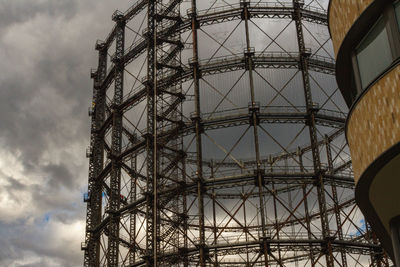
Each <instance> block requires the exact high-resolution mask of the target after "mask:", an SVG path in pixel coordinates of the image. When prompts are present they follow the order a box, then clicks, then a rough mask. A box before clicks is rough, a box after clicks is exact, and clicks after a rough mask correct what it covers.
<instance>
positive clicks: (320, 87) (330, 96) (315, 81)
mask: <svg viewBox="0 0 400 267" xmlns="http://www.w3.org/2000/svg"><path fill="white" fill-rule="evenodd" d="M309 75H310V77H311V79H312V80H313V81H314V83H315V84H316V85H317V86H318V88H319V89H320V90H321V91H322V92H323V93H324V94H325V96H327V97H328V99H327V101H326V102H325V104H326V103H327V102H328V101H329V100H330V101H331V103H332V104H333V105H334V106H335V107H336V108H337V109H338V110H341V109H340V108H339V107H338V105H337V104H336V103H335V101H333V100H332V96H333V94H332V95H329V94H328V93H327V92H326V91H325V90H324V88H323V87H322V86H321V84H320V83H319V82H318V81H317V80H316V79H315V78H314V77H313V75H311V73H310V74H309ZM335 92H336V91H335ZM325 104H324V105H325ZM319 108H320V109H323V108H324V106H320V107H319Z"/></svg>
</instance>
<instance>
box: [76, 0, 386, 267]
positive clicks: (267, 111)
mask: <svg viewBox="0 0 400 267" xmlns="http://www.w3.org/2000/svg"><path fill="white" fill-rule="evenodd" d="M208 2H210V3H208ZM208 2H207V1H202V0H201V1H200V0H190V1H185V2H184V1H182V0H137V1H136V2H135V4H134V5H132V6H131V7H130V8H129V9H128V10H127V11H126V12H124V13H123V12H119V11H116V12H115V13H114V14H113V16H112V19H113V21H114V22H115V26H114V28H113V29H112V31H111V33H110V34H109V36H108V37H107V38H106V40H105V41H98V42H97V43H96V50H98V52H99V62H98V68H97V69H96V70H92V72H91V76H92V78H93V79H94V89H93V103H92V107H91V108H90V109H89V115H90V116H91V143H90V147H89V148H88V150H87V156H88V157H89V159H90V164H89V183H88V194H87V195H85V198H84V200H85V202H87V217H86V238H85V242H83V243H82V250H84V266H113V267H114V266H115V267H116V266H224V265H231V266H388V264H389V262H388V259H387V257H386V254H385V253H384V252H383V251H382V250H381V247H380V245H379V242H378V241H377V240H376V238H375V236H374V235H373V233H372V232H371V231H370V229H369V226H368V224H366V225H362V224H360V218H362V215H361V214H360V212H359V211H358V209H357V206H356V205H355V202H354V197H353V194H352V190H353V188H354V183H353V177H352V171H351V161H350V159H349V156H348V155H347V154H348V152H347V146H346V143H345V142H344V138H343V132H344V123H345V113H343V112H342V111H341V110H340V109H341V108H343V107H344V105H340V104H336V103H335V100H334V98H335V97H337V96H336V94H337V92H338V91H337V89H336V87H335V89H336V90H333V91H332V92H328V89H325V90H324V82H323V81H318V79H317V78H316V77H317V76H318V75H320V76H318V77H320V78H319V80H321V77H333V75H334V72H335V68H334V61H333V59H332V57H330V56H329V55H325V56H322V55H321V53H319V52H321V51H322V52H323V51H325V52H327V50H329V49H328V48H326V44H328V43H329V38H328V39H327V40H322V39H321V38H320V37H318V36H317V35H316V34H313V33H312V30H310V29H311V28H312V27H314V26H312V25H316V26H315V27H323V28H326V25H327V15H326V11H325V10H324V8H323V7H324V5H323V4H320V3H319V2H320V1H317V0H314V1H309V3H304V2H303V1H301V0H293V1H292V2H281V1H278V0H276V1H272V2H262V1H249V0H246V1H243V0H242V1H237V2H236V1H235V3H233V1H223V0H221V1H215V2H214V1H208ZM216 4H217V5H218V6H216ZM198 5H203V6H204V5H206V8H204V9H202V8H200V7H198ZM184 11H185V12H184ZM186 11H187V12H186ZM271 20H273V21H283V22H282V25H286V24H287V25H288V26H285V27H284V28H283V29H282V30H281V31H279V32H278V34H277V35H276V36H272V34H269V33H268V29H269V28H268V26H267V24H263V23H264V22H265V23H268V21H271ZM233 22H235V23H238V24H237V26H235V27H234V28H233V30H232V31H231V32H230V33H229V34H228V35H227V36H223V37H222V38H221V37H218V36H216V35H217V34H215V32H214V33H211V32H208V31H209V29H212V28H210V27H217V26H218V25H222V24H224V23H225V24H224V25H226V23H233ZM129 23H132V25H130V24H129ZM235 25H236V24H235ZM239 25H240V26H243V27H242V30H243V34H242V36H243V39H242V40H243V48H244V51H243V52H237V53H236V52H234V51H233V49H231V48H230V47H229V45H228V39H229V38H230V37H231V36H232V34H233V32H235V31H237V29H238V27H239ZM289 25H291V26H293V27H294V28H293V29H294V31H293V34H292V35H295V38H294V39H293V40H294V43H296V46H297V47H296V49H294V50H292V51H288V50H287V49H285V48H284V47H283V46H284V45H282V44H280V43H281V42H285V39H283V41H282V40H280V41H278V39H279V37H280V36H282V35H284V32H285V31H286V30H287V28H289ZM310 25H311V26H310ZM291 26H290V27H291ZM220 27H222V28H224V27H225V26H220ZM256 30H257V31H258V32H259V34H260V35H263V34H264V35H265V36H267V39H268V40H269V41H268V43H264V44H263V46H264V47H265V48H263V49H261V50H259V49H255V48H254V47H253V46H252V45H254V44H252V42H255V43H256V42H258V41H257V40H255V41H253V40H254V39H256V38H254V33H253V32H254V31H256ZM305 31H306V32H305ZM127 33H129V34H127ZM200 33H201V34H202V37H199V34H200ZM305 33H307V34H308V35H309V37H307V38H311V39H313V40H315V41H316V43H317V44H318V46H319V47H318V49H313V50H311V49H310V48H309V47H307V45H306V41H305V40H306V39H307V38H306V37H305ZM270 35H271V36H272V37H271V36H270ZM129 37H130V38H131V39H133V40H128V38H129ZM201 38H203V39H202V40H203V41H202V40H201ZM204 38H208V40H209V42H215V43H216V44H217V50H215V51H213V53H212V54H211V56H204V54H207V53H206V52H204V51H203V52H201V49H206V50H212V49H211V48H203V47H208V45H209V43H206V42H205V41H204ZM253 38H254V39H253ZM112 45H115V47H116V49H115V52H110V51H111V47H112ZM272 47H275V48H276V49H277V50H278V51H272V50H271V49H272ZM222 50H223V51H225V52H226V51H228V52H229V53H225V54H223V53H222V54H223V55H221V51H222ZM201 53H203V55H201ZM217 55H218V56H217ZM265 70H282V71H288V70H290V71H292V72H291V74H290V73H289V72H288V74H287V75H286V76H288V78H290V79H289V80H288V81H287V82H285V83H284V84H283V85H281V86H280V87H279V88H278V87H277V86H275V85H273V84H272V82H271V81H269V79H270V78H269V77H268V75H267V74H265V73H264V72H263V71H265ZM229 73H233V75H231V76H228V75H229ZM296 75H297V76H298V78H295V77H297V76H296ZM208 77H217V79H214V80H211V78H208ZM224 77H225V78H224ZM226 77H228V78H226ZM232 77H234V80H235V82H234V83H233V84H231V83H232V82H231V81H230V80H231V78H232ZM224 79H225V82H223V83H221V82H220V81H219V80H224ZM282 79H283V78H282ZM294 79H297V80H298V81H299V83H296V88H295V89H293V90H296V91H297V92H300V93H301V95H302V100H301V101H302V103H304V104H303V105H298V104H297V103H293V100H292V99H291V98H290V96H288V95H285V90H288V89H286V87H288V86H289V85H288V84H290V83H291V82H292V80H294ZM227 84H229V85H227ZM261 84H262V86H261ZM313 86H314V87H317V88H318V90H320V93H321V94H323V93H325V95H326V100H325V102H324V103H318V104H317V103H316V102H315V100H313V97H315V95H314V94H313V89H312V88H313ZM112 88H113V89H114V90H112ZM205 88H208V89H207V90H211V91H213V92H214V93H216V95H217V96H218V97H219V100H218V101H217V103H218V104H217V105H216V106H213V107H212V108H209V106H207V105H209V104H208V102H212V101H211V100H213V99H212V98H213V95H210V96H209V97H207V96H206V97H204V91H205V90H206V89H205ZM221 88H222V89H221ZM224 88H225V89H224ZM237 88H239V89H237ZM260 88H264V90H269V91H271V96H270V97H269V98H268V97H267V98H262V100H260V99H261V97H260V91H261V89H260ZM234 90H238V91H237V92H238V93H237V94H239V96H238V97H236V99H235V98H234V97H231V94H232V92H233V91H234ZM277 98H279V99H280V100H281V102H279V103H282V102H283V103H285V104H286V105H283V104H280V105H272V104H271V103H274V101H275V99H277ZM266 99H267V100H266ZM243 101H245V102H243ZM265 101H269V102H265ZM301 101H300V102H301ZM243 103H245V105H244V104H243ZM327 103H333V104H334V106H336V107H337V109H336V110H330V109H328V108H325V106H326V105H327ZM210 105H211V104H210ZM229 105H233V106H234V107H235V108H228V106H229ZM282 125H291V126H290V127H292V128H285V132H293V133H295V134H296V135H295V136H294V138H286V139H285V138H283V139H282V138H280V135H281V133H283V132H281V131H283V130H280V131H278V133H277V132H276V131H274V128H273V127H275V126H282ZM282 127H283V126H282ZM297 127H300V128H297ZM227 129H228V130H227ZM307 129H308V133H307ZM292 137H293V136H292ZM301 138H306V140H307V142H306V144H305V145H302V144H299V141H298V139H301ZM265 140H268V142H267V141H265ZM337 140H340V141H337ZM227 143H229V145H228V144H227ZM272 145H275V147H277V149H275V150H273V149H269V148H267V147H268V146H272ZM217 151H218V152H217ZM248 151H250V153H249V152H248ZM272 151H273V152H272ZM221 153H222V157H219V156H218V155H220V154H221ZM235 153H236V154H235ZM205 155H206V156H205Z"/></svg>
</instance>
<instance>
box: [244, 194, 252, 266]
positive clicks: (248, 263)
mask: <svg viewBox="0 0 400 267" xmlns="http://www.w3.org/2000/svg"><path fill="white" fill-rule="evenodd" d="M247 198H248V194H245V191H244V187H243V186H242V199H243V220H244V229H243V231H244V235H245V238H246V243H247V242H249V229H248V226H247V213H246V200H247ZM249 266H250V257H249V246H248V245H246V267H249Z"/></svg>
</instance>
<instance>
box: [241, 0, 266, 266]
mask: <svg viewBox="0 0 400 267" xmlns="http://www.w3.org/2000/svg"><path fill="white" fill-rule="evenodd" d="M240 4H241V8H242V20H244V24H245V32H246V53H245V56H246V61H247V68H248V73H249V86H250V95H251V109H250V110H249V111H251V119H250V120H251V121H252V124H253V135H254V149H255V153H256V162H257V178H256V181H255V182H256V185H257V186H258V197H259V202H260V215H261V235H262V252H263V254H264V265H265V267H268V266H269V263H268V254H269V251H268V250H269V249H268V246H267V244H266V239H267V233H266V230H267V229H266V221H265V218H266V214H265V205H264V194H263V185H264V181H263V177H262V171H261V162H260V158H261V157H260V145H259V141H258V138H259V136H258V126H259V125H258V124H259V123H258V117H257V116H258V114H257V111H259V110H257V108H256V100H255V92H254V78H253V58H252V57H253V54H252V53H251V43H250V32H249V16H250V12H249V10H248V5H249V2H241V3H240Z"/></svg>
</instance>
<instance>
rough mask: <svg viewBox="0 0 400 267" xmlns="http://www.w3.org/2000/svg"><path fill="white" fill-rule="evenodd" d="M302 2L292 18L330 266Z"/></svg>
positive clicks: (296, 2) (295, 3) (328, 258)
mask: <svg viewBox="0 0 400 267" xmlns="http://www.w3.org/2000/svg"><path fill="white" fill-rule="evenodd" d="M303 5H304V2H303V1H301V0H293V7H294V12H293V20H294V21H295V24H296V33H297V43H298V47H299V53H300V68H301V74H302V78H303V86H304V94H305V102H306V107H307V114H308V120H307V124H308V128H309V131H310V141H311V149H312V156H313V163H314V172H315V179H316V181H315V182H316V185H317V190H318V205H319V210H320V213H321V227H322V236H323V238H324V240H325V242H326V246H327V248H326V250H327V251H325V255H326V264H327V267H331V266H333V265H334V263H333V261H334V260H333V255H332V247H331V241H330V235H329V223H328V215H327V212H326V199H325V189H324V181H323V173H322V168H321V160H320V154H319V148H318V138H317V129H316V124H315V113H316V112H317V111H316V109H315V107H314V105H313V100H312V94H311V86H310V79H309V73H308V58H309V56H310V55H311V52H310V51H307V49H306V47H305V43H304V34H303V23H302V9H303Z"/></svg>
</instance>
